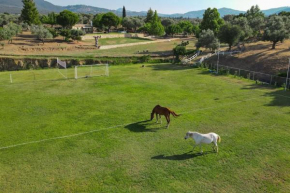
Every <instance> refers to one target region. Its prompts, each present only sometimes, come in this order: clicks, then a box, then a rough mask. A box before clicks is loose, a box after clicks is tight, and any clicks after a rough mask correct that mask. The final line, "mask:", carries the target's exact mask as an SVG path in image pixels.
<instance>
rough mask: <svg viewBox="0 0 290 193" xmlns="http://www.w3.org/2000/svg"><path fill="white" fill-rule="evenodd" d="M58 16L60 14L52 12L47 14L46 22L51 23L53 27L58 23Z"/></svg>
mask: <svg viewBox="0 0 290 193" xmlns="http://www.w3.org/2000/svg"><path fill="white" fill-rule="evenodd" d="M57 16H58V14H56V13H54V12H51V13H49V14H48V15H47V20H46V24H49V25H51V27H53V26H54V25H56V24H57Z"/></svg>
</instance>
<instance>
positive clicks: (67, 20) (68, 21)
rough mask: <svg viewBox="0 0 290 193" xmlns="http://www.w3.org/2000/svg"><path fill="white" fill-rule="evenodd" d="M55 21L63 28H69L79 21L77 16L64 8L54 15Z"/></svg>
mask: <svg viewBox="0 0 290 193" xmlns="http://www.w3.org/2000/svg"><path fill="white" fill-rule="evenodd" d="M56 21H57V23H58V24H59V25H61V26H62V27H63V28H66V29H71V28H72V26H74V25H75V24H76V23H77V22H78V21H79V16H78V15H77V14H75V13H73V12H71V11H68V10H64V11H62V12H60V13H59V15H58V16H57V17H56Z"/></svg>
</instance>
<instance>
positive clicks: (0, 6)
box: [0, 0, 64, 14]
mask: <svg viewBox="0 0 290 193" xmlns="http://www.w3.org/2000/svg"><path fill="white" fill-rule="evenodd" d="M34 2H35V3H36V7H37V9H38V11H39V12H40V13H49V12H52V11H53V12H60V11H62V10H64V8H63V7H61V6H57V5H54V4H52V3H49V2H47V1H44V0H34ZM22 7H23V3H22V0H0V12H1V13H4V12H7V13H15V14H17V13H21V10H22Z"/></svg>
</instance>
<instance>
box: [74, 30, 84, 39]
mask: <svg viewBox="0 0 290 193" xmlns="http://www.w3.org/2000/svg"><path fill="white" fill-rule="evenodd" d="M85 34H86V33H85V32H83V31H82V30H75V29H73V30H71V39H72V40H77V41H80V40H82V36H83V35H85Z"/></svg>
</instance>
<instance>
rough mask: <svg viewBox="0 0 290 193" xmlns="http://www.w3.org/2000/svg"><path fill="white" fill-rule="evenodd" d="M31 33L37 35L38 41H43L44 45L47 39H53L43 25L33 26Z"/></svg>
mask: <svg viewBox="0 0 290 193" xmlns="http://www.w3.org/2000/svg"><path fill="white" fill-rule="evenodd" d="M31 32H32V34H34V35H36V37H37V39H38V40H40V41H42V43H43V44H44V41H45V39H52V38H53V36H52V34H51V33H50V32H49V30H48V29H46V28H45V27H43V26H42V25H32V26H31Z"/></svg>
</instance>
